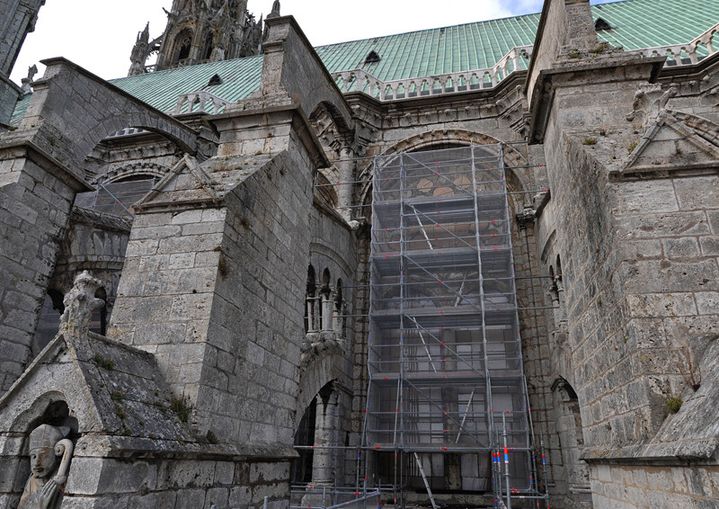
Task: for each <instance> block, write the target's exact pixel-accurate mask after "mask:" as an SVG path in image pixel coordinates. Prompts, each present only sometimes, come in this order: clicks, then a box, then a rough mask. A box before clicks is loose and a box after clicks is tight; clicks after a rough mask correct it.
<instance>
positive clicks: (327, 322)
mask: <svg viewBox="0 0 719 509" xmlns="http://www.w3.org/2000/svg"><path fill="white" fill-rule="evenodd" d="M334 304H335V294H334V292H327V293H323V294H322V332H332V331H333V330H334V328H333V317H334V311H333V310H334Z"/></svg>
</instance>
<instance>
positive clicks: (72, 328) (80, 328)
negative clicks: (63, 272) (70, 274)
mask: <svg viewBox="0 0 719 509" xmlns="http://www.w3.org/2000/svg"><path fill="white" fill-rule="evenodd" d="M103 286H104V285H103V283H102V281H100V280H99V279H96V278H94V277H92V275H91V274H90V273H89V272H88V271H84V272H81V273H80V274H78V275H77V276H76V277H75V283H74V284H73V285H72V289H71V290H70V291H69V292H67V295H65V298H64V299H63V301H62V302H63V304H65V312H64V313H63V314H62V318H61V319H60V333H62V334H63V335H64V336H66V337H67V336H74V337H85V336H87V334H88V333H89V332H90V322H91V321H92V313H93V311H95V310H96V309H99V308H101V307H102V306H104V305H105V301H103V300H102V299H98V298H97V297H95V292H97V290H98V288H101V287H103Z"/></svg>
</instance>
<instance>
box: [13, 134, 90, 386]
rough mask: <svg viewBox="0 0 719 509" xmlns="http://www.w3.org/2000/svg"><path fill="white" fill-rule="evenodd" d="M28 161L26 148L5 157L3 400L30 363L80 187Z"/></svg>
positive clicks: (39, 162) (37, 160)
mask: <svg viewBox="0 0 719 509" xmlns="http://www.w3.org/2000/svg"><path fill="white" fill-rule="evenodd" d="M27 155H28V153H27V151H26V150H25V149H22V148H17V149H14V150H10V151H5V152H3V153H0V240H1V241H0V264H2V267H3V270H2V273H1V275H0V351H2V352H3V354H2V361H1V362H0V394H2V393H3V392H5V391H6V390H7V389H8V388H9V387H10V385H11V384H12V383H13V382H14V381H15V380H16V379H17V377H18V376H19V375H20V374H21V373H22V372H23V370H24V369H25V367H26V366H27V362H28V361H29V359H30V354H31V345H32V338H33V334H34V332H35V325H36V323H37V320H38V312H39V310H40V308H41V306H42V303H43V301H44V299H45V289H46V288H47V285H48V282H49V281H50V278H51V277H52V274H53V270H54V267H55V261H56V258H57V253H58V245H57V240H58V239H59V238H61V237H62V232H63V229H64V228H65V227H66V226H67V222H68V217H69V213H70V207H71V205H72V200H73V197H74V194H75V191H76V190H77V189H78V187H79V186H80V184H79V183H77V182H73V180H72V179H67V178H66V177H64V176H63V174H62V172H61V171H58V170H55V171H54V172H53V171H52V170H51V169H52V165H51V164H48V162H47V160H46V159H44V158H41V157H36V158H35V159H34V160H33V159H30V158H29V157H27ZM42 163H44V164H42ZM48 170H51V171H48Z"/></svg>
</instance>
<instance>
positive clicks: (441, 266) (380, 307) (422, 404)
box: [366, 146, 532, 491]
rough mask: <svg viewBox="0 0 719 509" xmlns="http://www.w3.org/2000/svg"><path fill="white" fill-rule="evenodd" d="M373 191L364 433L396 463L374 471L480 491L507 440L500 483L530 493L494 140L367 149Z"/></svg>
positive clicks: (506, 217)
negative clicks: (393, 150) (381, 153)
mask: <svg viewBox="0 0 719 509" xmlns="http://www.w3.org/2000/svg"><path fill="white" fill-rule="evenodd" d="M373 193H374V196H373V211H372V214H373V215H372V252H371V275H370V277H371V282H370V287H371V305H370V337H369V343H370V346H369V351H370V353H369V374H370V389H369V395H368V410H367V412H368V415H367V423H366V428H367V429H366V438H367V442H366V443H367V446H368V447H370V448H372V449H374V450H376V451H377V452H378V454H379V455H380V457H383V456H384V455H382V454H381V453H382V452H391V451H396V452H398V454H396V455H395V457H396V456H402V458H403V459H402V460H401V462H404V463H403V464H402V465H400V466H399V467H397V465H395V466H394V467H389V466H388V465H387V463H386V462H383V461H379V462H378V464H377V465H376V466H375V475H377V476H379V477H383V478H382V479H378V480H379V481H381V482H384V483H387V482H392V480H391V479H387V477H388V476H393V477H395V478H396V477H397V475H398V474H397V470H399V471H400V474H399V475H400V476H401V477H402V478H403V479H402V482H403V484H404V485H405V486H408V485H409V486H411V485H417V487H418V488H421V486H422V484H421V483H422V478H421V477H420V476H421V472H420V464H421V465H422V468H423V470H424V473H425V476H426V477H427V479H428V481H429V482H430V484H431V485H432V487H433V489H439V490H441V489H458V490H465V491H491V490H492V489H493V487H492V483H493V482H496V479H493V476H492V474H491V471H492V459H491V458H492V456H491V452H492V451H497V450H499V449H500V448H501V446H502V444H503V440H504V437H505V436H506V439H507V442H508V446H509V448H510V451H511V452H510V456H511V459H512V461H511V465H512V466H511V471H512V487H513V489H515V488H516V489H517V490H527V489H529V488H530V484H531V482H532V480H531V478H532V475H531V473H530V472H531V464H532V462H531V459H530V454H531V453H530V445H531V444H530V429H529V416H528V408H527V395H526V384H525V380H524V373H523V364H522V351H521V340H520V334H519V322H518V313H517V298H516V289H515V279H514V267H513V259H512V242H511V229H510V228H511V225H510V213H509V209H508V199H507V190H506V182H505V168H504V164H503V156H502V151H501V147H499V146H473V147H462V148H453V149H446V150H438V151H426V152H415V153H406V154H398V155H392V156H388V157H379V158H377V159H376V161H375V174H374V191H373ZM415 453H417V454H416V455H415ZM390 456H391V455H387V456H385V457H390ZM393 468H394V470H395V472H389V470H392V469H393ZM494 477H496V476H494ZM395 480H396V479H395Z"/></svg>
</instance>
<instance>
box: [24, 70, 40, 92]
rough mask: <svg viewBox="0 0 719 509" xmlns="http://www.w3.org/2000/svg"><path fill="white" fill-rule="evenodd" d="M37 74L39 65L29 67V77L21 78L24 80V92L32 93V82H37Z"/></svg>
mask: <svg viewBox="0 0 719 509" xmlns="http://www.w3.org/2000/svg"><path fill="white" fill-rule="evenodd" d="M36 74H37V66H36V65H32V66H30V67H28V69H27V77H25V78H23V79H22V80H21V82H22V93H23V94H32V84H33V83H34V82H35V75H36Z"/></svg>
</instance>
